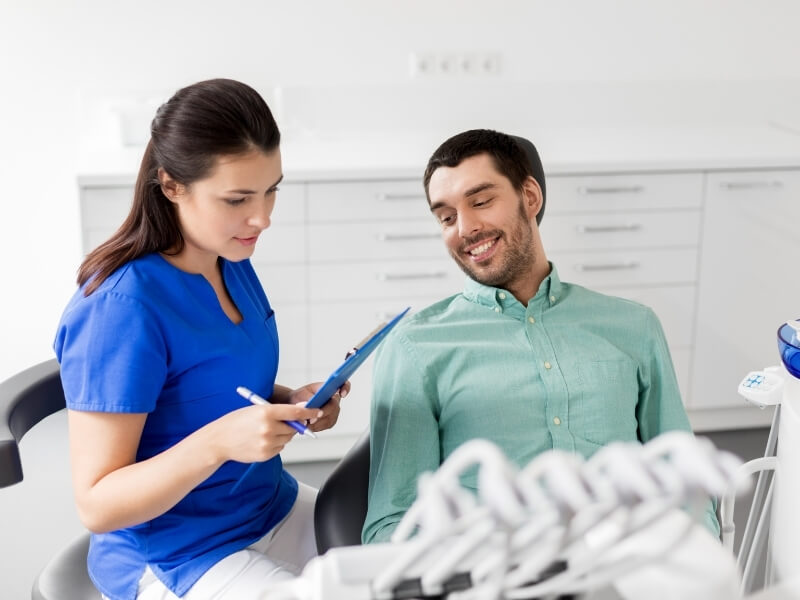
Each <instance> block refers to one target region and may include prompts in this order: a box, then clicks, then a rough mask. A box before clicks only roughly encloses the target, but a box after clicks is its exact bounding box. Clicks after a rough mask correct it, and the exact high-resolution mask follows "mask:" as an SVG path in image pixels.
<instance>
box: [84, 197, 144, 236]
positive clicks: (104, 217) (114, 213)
mask: <svg viewBox="0 0 800 600" xmlns="http://www.w3.org/2000/svg"><path fill="white" fill-rule="evenodd" d="M132 203H133V187H131V186H124V187H97V188H83V189H82V190H81V224H82V226H83V228H84V230H87V229H95V230H96V229H101V230H102V229H105V230H108V231H111V232H113V231H116V230H117V228H118V227H119V226H120V225H122V222H123V221H124V220H125V217H127V216H128V212H129V211H130V209H131V204H132Z"/></svg>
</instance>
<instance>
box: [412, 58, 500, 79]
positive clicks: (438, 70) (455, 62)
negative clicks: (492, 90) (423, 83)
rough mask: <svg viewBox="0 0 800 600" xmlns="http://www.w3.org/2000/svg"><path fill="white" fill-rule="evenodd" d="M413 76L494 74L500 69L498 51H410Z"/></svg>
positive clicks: (435, 77) (442, 76) (440, 76)
mask: <svg viewBox="0 0 800 600" xmlns="http://www.w3.org/2000/svg"><path fill="white" fill-rule="evenodd" d="M408 67H409V75H410V76H411V77H413V78H424V79H439V78H450V77H486V76H495V75H498V74H499V73H500V70H501V57H500V53H499V52H412V53H410V54H409V55H408Z"/></svg>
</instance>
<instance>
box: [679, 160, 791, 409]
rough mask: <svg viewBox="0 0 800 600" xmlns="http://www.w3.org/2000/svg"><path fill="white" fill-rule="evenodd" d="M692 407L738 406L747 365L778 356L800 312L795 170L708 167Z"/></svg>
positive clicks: (776, 359) (760, 365) (759, 364)
mask: <svg viewBox="0 0 800 600" xmlns="http://www.w3.org/2000/svg"><path fill="white" fill-rule="evenodd" d="M707 189H708V192H707V197H706V204H705V218H704V226H703V251H702V255H701V261H700V279H699V281H700V284H699V294H698V304H697V337H696V340H697V342H696V357H695V361H694V369H693V373H692V388H691V389H692V394H691V399H692V401H691V405H690V406H691V407H693V408H699V409H710V408H720V407H731V406H741V405H742V402H743V401H742V400H741V398H740V397H739V396H738V394H737V393H736V386H737V384H738V383H739V381H740V380H741V379H742V377H744V375H746V374H747V372H748V371H752V370H755V369H760V368H763V367H765V366H768V365H773V364H778V363H779V360H780V359H779V356H778V349H777V342H776V332H777V330H778V326H779V325H780V324H782V323H783V322H785V321H787V320H789V319H796V318H798V317H800V277H798V274H800V268H798V265H800V170H784V171H751V172H741V171H740V172H730V173H710V174H709V175H708V180H707Z"/></svg>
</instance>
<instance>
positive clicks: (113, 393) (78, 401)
mask: <svg viewBox="0 0 800 600" xmlns="http://www.w3.org/2000/svg"><path fill="white" fill-rule="evenodd" d="M95 294H97V295H95ZM95 294H92V295H90V296H88V297H86V298H81V299H80V300H79V301H78V302H77V303H76V304H75V305H74V306H72V307H71V308H70V309H69V310H68V311H67V312H66V313H65V314H64V317H62V320H61V323H60V324H59V327H58V331H57V333H56V339H55V343H54V349H55V352H56V357H57V358H58V361H59V363H60V364H61V381H62V384H63V386H64V395H65V397H66V401H67V407H68V408H70V409H73V410H83V411H97V412H126V413H146V412H151V411H152V410H153V409H154V408H155V406H156V401H157V399H158V397H159V395H160V392H161V389H162V388H163V386H164V382H165V380H166V372H167V351H166V346H165V343H164V338H163V335H162V333H161V331H160V329H159V326H158V320H157V319H156V318H155V316H154V315H152V313H151V312H150V311H149V310H147V309H146V308H145V307H144V306H143V305H142V303H141V302H139V301H138V300H135V299H133V298H130V297H127V296H124V295H121V294H116V293H113V292H95Z"/></svg>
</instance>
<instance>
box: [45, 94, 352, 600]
mask: <svg viewBox="0 0 800 600" xmlns="http://www.w3.org/2000/svg"><path fill="white" fill-rule="evenodd" d="M279 143H280V133H279V130H278V127H277V125H276V123H275V120H274V119H273V117H272V114H271V112H270V110H269V108H268V107H267V105H266V103H265V102H264V100H263V99H262V98H261V97H260V95H259V94H258V93H257V92H256V91H255V90H253V89H252V88H250V87H249V86H247V85H245V84H242V83H240V82H237V81H232V80H226V79H217V80H209V81H203V82H200V83H197V84H194V85H190V86H188V87H185V88H183V89H181V90H179V91H178V92H177V93H175V95H174V96H173V97H172V98H170V99H169V100H168V101H167V102H166V103H165V104H163V105H162V106H161V107H160V108H159V109H158V111H157V113H156V115H155V118H154V119H153V121H152V125H151V139H150V142H149V143H148V145H147V147H146V149H145V152H144V157H143V159H142V163H141V168H140V170H139V174H138V178H137V181H136V187H135V192H134V199H133V204H132V207H131V210H130V213H129V214H128V217H127V218H126V219H125V221H124V223H123V224H122V225H121V227H120V229H119V230H118V231H117V232H116V233H115V234H114V235H113V236H112V237H111V238H110V239H109V240H108V241H106V242H105V243H103V244H102V245H100V246H99V247H98V248H96V249H95V250H94V251H92V252H91V253H90V254H89V255H88V256H87V257H86V259H85V260H84V262H83V264H82V265H81V267H80V270H79V274H78V284H79V289H78V290H77V292H76V293H75V295H74V297H73V298H72V299H71V301H70V302H69V304H68V306H67V307H66V309H65V311H64V314H63V316H62V318H61V322H60V324H59V326H58V331H57V334H56V339H55V344H54V347H55V351H56V355H57V357H58V360H59V362H60V364H61V378H62V381H63V385H64V391H65V396H66V400H67V408H68V422H69V437H70V454H71V465H72V480H73V487H74V493H75V499H76V504H77V509H78V513H79V516H80V518H81V520H82V521H83V523H84V524H85V525H86V527H87V528H88V529H90V530H91V531H92V532H93V535H92V538H91V545H90V549H89V557H88V567H89V574H90V576H91V578H92V580H93V582H94V583H95V585H96V587H97V588H98V590H100V592H101V593H102V594H103V595H104V596H105V597H106V598H110V599H111V600H131V599H133V598H148V599H155V598H159V599H161V598H163V599H166V598H175V597H182V598H189V599H200V598H212V597H213V598H250V597H252V598H256V597H260V596H262V595H263V593H264V591H265V590H266V589H268V587H269V585H270V584H271V583H272V582H275V581H279V580H281V579H285V578H288V577H291V576H293V575H295V574H297V573H299V571H300V570H301V569H302V567H303V566H304V564H305V563H306V562H307V561H308V560H309V559H310V558H311V557H312V556H314V555H315V553H316V550H315V545H314V530H313V505H314V499H315V491H314V490H313V489H312V488H309V487H308V486H305V485H303V484H298V482H297V481H296V480H295V479H294V478H293V477H292V476H291V475H290V474H289V473H287V472H286V471H285V470H284V469H283V466H282V463H281V459H280V455H279V453H280V451H281V449H282V448H283V447H284V446H285V445H286V443H287V442H289V440H290V439H291V438H292V437H293V436H294V435H295V434H296V431H295V430H294V429H293V428H291V427H290V426H289V425H287V424H286V423H285V421H287V420H299V421H307V422H309V423H310V428H311V429H312V430H314V431H319V430H322V429H327V428H330V427H332V426H333V425H334V424H335V423H336V420H337V418H338V414H339V401H340V396H344V395H345V394H346V393H347V391H348V390H349V384H346V385H345V386H343V388H342V389H341V391H340V392H337V393H336V394H335V395H334V397H333V398H332V399H331V401H330V402H328V403H327V404H326V405H325V407H324V409H323V410H322V411H320V410H318V409H306V408H304V406H303V402H305V401H306V400H308V398H310V397H311V395H312V394H313V392H314V391H315V390H316V389H317V388H318V387H319V386H320V384H319V383H314V384H308V385H306V386H303V387H301V388H298V389H296V390H292V389H289V388H286V387H283V386H280V385H278V384H276V382H275V376H276V373H277V369H278V355H279V344H278V332H277V327H276V316H275V314H274V313H273V311H272V308H271V307H270V303H269V300H268V298H267V295H266V294H265V292H264V290H263V288H262V286H261V283H260V282H259V280H258V278H257V276H256V274H255V271H254V270H253V267H252V266H251V264H250V260H249V258H250V256H251V255H252V253H253V250H254V248H255V245H256V243H257V242H258V239H259V236H260V235H261V234H262V232H264V230H266V229H267V228H268V227H269V225H270V215H271V213H272V210H273V207H274V205H275V202H276V194H277V192H278V187H279V184H280V181H281V179H282V167H281V154H280V149H279ZM238 386H245V387H247V388H249V389H251V390H253V391H255V392H256V393H258V394H259V395H261V396H263V397H265V398H268V399H269V400H270V404H267V405H252V404H250V403H249V402H248V401H247V400H245V399H243V398H241V397H240V396H239V395H238V394H237V393H236V388H237V387H238ZM254 462H260V463H262V464H261V465H259V468H258V469H256V470H255V471H254V473H253V474H252V475H253V476H249V477H247V478H245V479H244V481H243V482H242V485H241V486H240V487H238V488H237V489H236V492H235V493H231V490H232V488H233V486H234V484H235V483H236V482H237V480H238V479H239V478H240V477H241V476H242V474H243V473H244V472H245V471H246V470H247V469H248V467H249V463H254Z"/></svg>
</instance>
